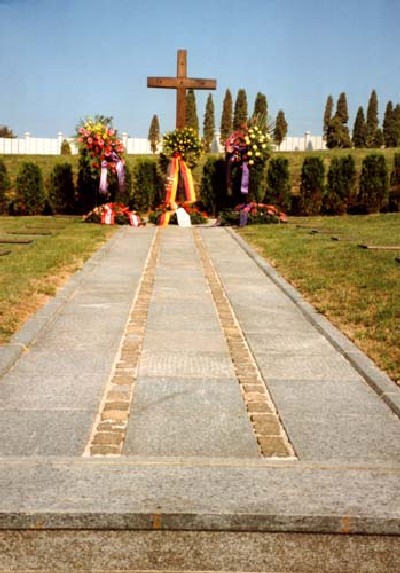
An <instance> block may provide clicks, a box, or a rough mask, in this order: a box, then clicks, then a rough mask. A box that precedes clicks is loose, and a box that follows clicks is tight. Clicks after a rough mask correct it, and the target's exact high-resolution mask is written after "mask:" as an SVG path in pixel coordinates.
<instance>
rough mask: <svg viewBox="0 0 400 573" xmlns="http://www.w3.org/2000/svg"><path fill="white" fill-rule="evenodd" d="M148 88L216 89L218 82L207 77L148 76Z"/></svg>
mask: <svg viewBox="0 0 400 573" xmlns="http://www.w3.org/2000/svg"><path fill="white" fill-rule="evenodd" d="M147 87H148V88H164V89H177V88H185V89H195V90H215V89H216V87H217V82H216V80H214V79H206V78H174V77H148V78H147Z"/></svg>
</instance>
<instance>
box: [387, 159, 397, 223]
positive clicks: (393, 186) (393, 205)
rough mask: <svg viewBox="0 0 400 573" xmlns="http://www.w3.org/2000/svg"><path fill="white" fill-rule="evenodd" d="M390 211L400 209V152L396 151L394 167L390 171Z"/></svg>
mask: <svg viewBox="0 0 400 573" xmlns="http://www.w3.org/2000/svg"><path fill="white" fill-rule="evenodd" d="M388 211H390V212H392V213H394V212H395V213H397V212H398V211H400V153H395V155H394V163H393V169H392V172H391V173H390V189H389V203H388Z"/></svg>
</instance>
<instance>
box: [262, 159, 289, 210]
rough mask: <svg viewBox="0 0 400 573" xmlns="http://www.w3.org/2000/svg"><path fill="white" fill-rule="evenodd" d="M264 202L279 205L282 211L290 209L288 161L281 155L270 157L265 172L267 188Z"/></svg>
mask: <svg viewBox="0 0 400 573" xmlns="http://www.w3.org/2000/svg"><path fill="white" fill-rule="evenodd" d="M264 203H270V204H272V205H275V206H276V207H279V208H280V209H281V210H282V211H285V212H288V211H289V210H290V204H291V200H290V183H289V161H288V159H286V158H283V157H277V158H276V159H271V161H270V162H269V166H268V173H267V190H266V193H265V197H264Z"/></svg>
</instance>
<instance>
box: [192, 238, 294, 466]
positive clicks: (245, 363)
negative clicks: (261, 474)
mask: <svg viewBox="0 0 400 573" xmlns="http://www.w3.org/2000/svg"><path fill="white" fill-rule="evenodd" d="M193 235H194V240H195V245H196V247H197V249H198V251H199V254H200V260H201V264H202V266H203V272H204V276H205V278H206V280H207V283H208V285H209V288H210V291H211V294H212V297H213V299H214V304H215V308H216V311H217V315H218V318H219V321H220V324H221V327H222V331H223V334H224V336H225V339H226V342H227V346H228V349H229V353H230V356H231V360H232V363H233V367H234V371H235V374H236V377H237V380H238V382H239V384H240V388H241V395H242V399H243V402H244V403H245V405H246V409H247V413H248V416H249V419H250V422H251V425H252V428H253V431H254V435H255V437H256V440H257V444H258V446H259V449H260V452H261V455H262V456H263V457H290V458H294V457H295V452H294V449H293V446H292V445H291V443H290V442H289V438H288V436H287V434H286V432H285V430H284V427H283V425H282V422H281V420H280V418H279V415H278V412H277V410H276V408H275V405H274V403H273V401H272V398H271V395H270V393H269V391H268V390H267V386H266V383H265V380H264V379H263V377H262V374H261V372H260V370H259V369H258V366H257V363H256V361H255V359H254V356H253V354H252V352H251V350H250V348H249V346H248V344H247V341H246V338H245V336H244V334H243V332H242V329H241V328H240V325H239V322H238V320H237V318H236V316H235V313H234V311H233V308H232V306H231V304H230V302H229V299H228V296H227V295H226V292H225V289H224V287H223V286H222V283H221V281H220V279H219V276H218V273H217V271H216V269H215V267H214V265H213V263H212V261H211V258H210V256H209V253H208V250H207V248H206V246H205V245H204V242H203V240H202V238H201V235H200V233H199V230H198V229H194V230H193Z"/></svg>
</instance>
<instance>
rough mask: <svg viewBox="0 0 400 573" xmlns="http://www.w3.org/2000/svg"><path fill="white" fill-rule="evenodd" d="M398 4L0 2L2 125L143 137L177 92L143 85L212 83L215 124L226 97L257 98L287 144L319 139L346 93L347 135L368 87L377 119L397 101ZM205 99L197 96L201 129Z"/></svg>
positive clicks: (36, 132)
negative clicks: (332, 105) (182, 67)
mask: <svg viewBox="0 0 400 573" xmlns="http://www.w3.org/2000/svg"><path fill="white" fill-rule="evenodd" d="M399 30H400V0H252V1H250V2H245V1H243V0H201V1H194V2H193V1H192V0H185V1H182V0H177V2H176V5H174V3H173V1H172V0H165V1H163V0H114V1H112V2H111V1H108V0H0V70H1V87H0V124H4V125H7V126H8V127H10V128H11V129H12V130H13V131H14V133H15V134H17V135H18V136H23V134H24V133H25V132H26V131H29V132H30V133H31V135H32V136H34V137H56V135H57V133H58V132H60V131H61V132H62V133H63V134H64V135H65V136H66V137H72V136H73V135H74V134H75V128H76V125H77V124H78V123H79V122H80V121H81V120H82V119H84V118H86V117H90V116H94V115H96V114H103V115H108V116H112V117H113V124H114V127H115V128H116V129H117V130H118V131H119V133H122V132H127V133H128V134H129V135H130V136H131V137H141V138H142V137H143V138H147V135H148V130H149V126H150V123H151V119H152V117H153V115H158V118H159V121H160V128H161V131H162V132H166V131H170V130H173V129H175V109H176V92H175V90H161V89H149V88H147V76H175V75H176V58H177V50H178V49H185V50H187V71H188V76H190V77H197V78H212V79H216V81H217V89H216V91H214V92H212V93H213V99H214V104H215V120H216V127H217V129H218V128H219V126H220V122H221V114H222V105H223V100H224V96H225V92H226V90H227V89H230V91H231V93H232V97H233V99H234V100H235V99H236V97H237V93H238V90H239V89H241V88H244V89H245V90H246V94H247V101H248V109H249V113H251V112H252V111H253V108H254V101H255V97H256V94H257V92H259V91H260V92H262V93H263V94H265V95H266V97H267V101H268V109H269V116H270V119H271V120H274V119H275V118H276V115H277V113H278V111H279V110H283V111H284V113H285V117H286V120H287V122H288V135H290V136H301V135H303V134H304V132H305V131H310V132H311V134H312V135H321V133H322V128H323V115H324V110H325V104H326V99H327V96H328V95H329V94H331V95H332V96H333V98H334V101H335V102H336V100H337V98H338V97H339V94H340V93H341V92H345V94H346V96H347V101H348V107H349V114H350V119H349V127H350V130H351V129H352V128H353V125H354V119H355V115H356V113H357V109H358V107H359V106H360V105H361V106H363V107H364V111H366V108H367V104H368V99H369V98H370V95H371V91H372V90H373V89H375V91H376V93H377V96H378V102H379V115H380V120H381V121H382V117H383V113H384V111H385V108H386V104H387V102H388V101H389V100H391V101H392V102H393V104H397V103H400V74H399V62H400V41H399ZM208 93H209V92H207V91H197V92H196V107H197V112H198V116H199V119H200V123H201V124H202V122H203V118H204V113H205V105H206V100H207V96H208Z"/></svg>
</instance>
